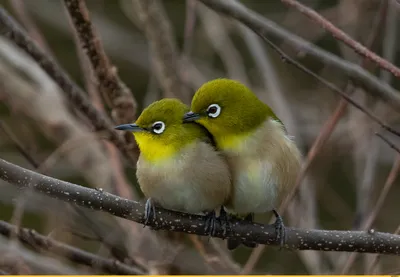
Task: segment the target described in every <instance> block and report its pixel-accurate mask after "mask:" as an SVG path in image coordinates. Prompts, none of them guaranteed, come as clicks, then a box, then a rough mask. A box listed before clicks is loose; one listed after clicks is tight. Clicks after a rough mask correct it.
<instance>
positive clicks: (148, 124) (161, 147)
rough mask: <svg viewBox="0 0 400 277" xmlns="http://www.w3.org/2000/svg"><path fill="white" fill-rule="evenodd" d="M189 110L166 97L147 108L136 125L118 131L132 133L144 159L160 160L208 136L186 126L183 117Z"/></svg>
mask: <svg viewBox="0 0 400 277" xmlns="http://www.w3.org/2000/svg"><path fill="white" fill-rule="evenodd" d="M189 110H190V108H189V107H188V106H187V105H185V104H184V103H182V102H181V101H180V100H178V99H172V98H165V99H162V100H159V101H156V102H154V103H152V104H150V105H149V106H148V107H147V108H145V109H144V110H143V112H142V113H141V114H140V116H139V118H138V119H137V120H136V122H135V123H134V124H123V125H119V126H117V127H116V129H118V130H127V131H131V132H132V133H133V135H134V136H135V139H136V142H137V143H138V146H139V148H140V151H141V153H142V154H143V155H144V157H145V158H146V159H147V160H149V161H153V162H156V161H160V160H163V159H166V158H170V157H172V156H174V155H175V154H176V153H177V152H178V151H179V150H180V149H182V148H183V147H184V146H186V145H187V144H190V143H191V142H193V141H195V140H196V139H198V138H199V137H202V136H204V135H205V130H204V129H202V127H201V126H199V125H197V124H195V123H193V124H183V121H182V117H183V115H184V114H185V113H186V112H188V111H189Z"/></svg>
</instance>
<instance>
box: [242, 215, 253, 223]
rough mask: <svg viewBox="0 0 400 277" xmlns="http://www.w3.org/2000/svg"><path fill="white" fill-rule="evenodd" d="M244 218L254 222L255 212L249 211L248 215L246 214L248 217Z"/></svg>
mask: <svg viewBox="0 0 400 277" xmlns="http://www.w3.org/2000/svg"><path fill="white" fill-rule="evenodd" d="M244 220H247V221H249V222H250V223H253V220H254V214H253V213H249V214H248V215H246V217H245V218H244Z"/></svg>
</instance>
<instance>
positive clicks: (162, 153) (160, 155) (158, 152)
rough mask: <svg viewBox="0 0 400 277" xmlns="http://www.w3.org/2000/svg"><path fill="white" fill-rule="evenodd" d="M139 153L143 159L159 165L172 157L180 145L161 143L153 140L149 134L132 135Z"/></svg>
mask: <svg viewBox="0 0 400 277" xmlns="http://www.w3.org/2000/svg"><path fill="white" fill-rule="evenodd" d="M134 136H135V139H136V142H137V144H138V145H139V148H140V152H141V154H142V155H143V157H144V158H145V159H146V160H147V161H149V162H152V163H160V162H162V161H166V160H168V159H171V158H172V157H174V156H175V155H176V154H177V153H178V151H179V150H180V149H181V147H182V145H178V144H173V143H169V144H166V143H163V142H162V141H161V140H159V139H155V138H154V137H152V136H151V135H150V134H147V133H145V132H143V133H134Z"/></svg>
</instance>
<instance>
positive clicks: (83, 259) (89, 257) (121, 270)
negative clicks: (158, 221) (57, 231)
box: [0, 220, 144, 275]
mask: <svg viewBox="0 0 400 277" xmlns="http://www.w3.org/2000/svg"><path fill="white" fill-rule="evenodd" d="M0 234H2V235H3V236H6V237H16V238H18V240H19V241H21V242H22V243H24V244H26V245H29V246H33V247H34V248H38V249H40V250H44V251H47V252H50V253H53V254H56V255H60V256H62V257H65V258H67V259H68V260H70V261H72V262H75V263H78V264H83V265H87V266H90V267H93V268H94V269H95V268H99V269H101V270H103V271H105V272H108V273H112V274H126V275H138V274H144V272H143V271H142V270H140V269H137V268H134V267H131V266H128V265H126V264H123V263H121V262H119V261H116V260H112V259H106V258H103V257H100V256H97V255H95V254H92V253H90V252H86V251H84V250H81V249H78V248H75V247H73V246H70V245H67V244H64V243H61V242H58V241H55V240H53V239H51V238H49V237H46V236H43V235H40V234H38V233H37V232H36V231H35V230H31V229H26V228H17V227H16V226H14V225H11V224H9V223H7V222H5V221H2V220H0Z"/></svg>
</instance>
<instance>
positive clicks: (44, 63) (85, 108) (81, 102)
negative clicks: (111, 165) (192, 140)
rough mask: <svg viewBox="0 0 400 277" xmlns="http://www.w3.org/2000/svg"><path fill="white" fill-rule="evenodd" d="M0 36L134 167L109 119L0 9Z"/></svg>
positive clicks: (128, 150) (134, 155)
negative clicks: (26, 57) (36, 66)
mask: <svg viewBox="0 0 400 277" xmlns="http://www.w3.org/2000/svg"><path fill="white" fill-rule="evenodd" d="M0 35H3V36H5V37H7V38H9V39H11V40H12V41H13V42H14V43H15V44H16V45H17V46H18V47H20V48H21V49H22V50H24V51H25V52H26V53H27V54H28V55H29V56H31V57H32V58H33V59H34V60H35V61H37V62H38V64H39V65H40V66H41V67H42V68H43V70H44V71H45V72H46V73H47V74H48V75H49V76H50V77H51V78H52V79H53V80H54V81H55V82H56V83H57V84H58V85H59V86H60V87H61V88H62V89H63V91H64V92H65V94H66V95H67V97H68V99H69V100H70V101H71V102H72V103H74V105H75V107H76V108H77V109H78V110H80V111H81V112H82V113H83V114H85V115H86V116H87V117H88V118H89V119H90V121H91V123H92V124H93V126H94V127H95V130H96V131H105V132H106V134H107V136H108V139H109V140H110V141H111V142H112V143H114V144H115V145H116V146H117V148H118V149H119V150H120V151H121V153H122V154H123V155H124V156H125V157H126V158H127V159H128V161H130V162H131V163H132V164H133V165H134V164H136V160H137V159H136V156H137V153H135V152H133V151H131V150H130V149H128V148H127V146H126V144H125V142H124V141H123V140H122V139H121V138H120V137H119V135H118V133H117V132H115V130H114V128H113V124H111V122H110V120H109V119H108V118H107V117H105V116H104V115H103V114H101V113H99V112H98V111H97V110H96V108H95V107H93V105H92V104H91V102H90V100H89V99H88V98H87V96H86V94H85V93H84V91H83V90H82V89H81V88H80V87H79V86H78V85H77V84H75V83H74V82H73V81H72V80H71V79H70V77H69V76H68V75H67V73H66V72H65V71H64V70H63V69H62V68H61V67H60V66H59V65H58V64H57V63H56V62H55V61H54V60H53V59H52V58H50V57H49V56H48V55H47V54H46V53H45V52H44V51H43V50H41V49H40V48H39V47H38V46H37V44H36V43H35V42H34V41H33V40H32V39H31V38H29V36H28V35H27V34H26V33H25V31H24V30H23V29H22V28H21V27H20V26H19V24H18V23H17V22H16V21H15V20H14V19H13V18H12V17H11V16H10V15H8V13H7V12H6V11H5V10H4V9H3V8H0Z"/></svg>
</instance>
